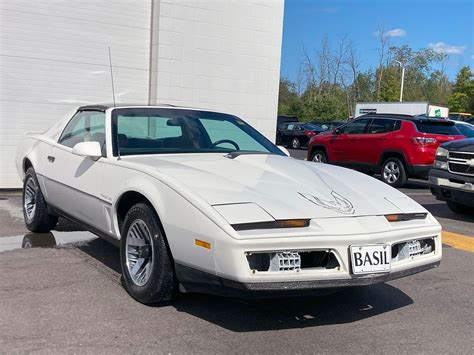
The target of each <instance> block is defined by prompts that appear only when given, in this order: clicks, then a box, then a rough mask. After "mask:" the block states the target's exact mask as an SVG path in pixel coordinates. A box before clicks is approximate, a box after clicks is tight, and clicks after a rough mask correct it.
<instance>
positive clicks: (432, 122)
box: [308, 114, 464, 187]
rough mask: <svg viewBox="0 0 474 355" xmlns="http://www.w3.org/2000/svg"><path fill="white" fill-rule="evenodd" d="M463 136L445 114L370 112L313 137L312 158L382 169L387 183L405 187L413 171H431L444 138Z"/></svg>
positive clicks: (416, 173) (417, 173) (421, 174)
mask: <svg viewBox="0 0 474 355" xmlns="http://www.w3.org/2000/svg"><path fill="white" fill-rule="evenodd" d="M462 138H464V137H463V136H462V135H461V133H460V132H459V131H458V129H457V128H456V127H454V122H452V121H448V120H445V119H436V118H430V117H422V116H408V115H398V114H368V115H365V116H361V117H359V118H357V119H355V120H353V121H351V122H349V123H347V124H345V125H343V126H341V127H339V128H336V129H335V130H334V131H333V132H329V133H322V134H319V135H317V136H315V137H313V138H312V139H311V140H310V142H309V145H308V160H312V161H314V162H322V163H331V164H337V165H343V166H347V167H351V168H354V169H357V170H361V171H364V172H368V173H373V174H374V173H375V174H377V173H380V174H381V175H382V179H383V180H384V181H385V182H386V183H387V184H389V185H391V186H394V187H401V186H403V185H405V183H406V182H407V179H408V177H423V178H426V177H427V176H428V172H429V170H430V169H431V168H432V167H433V162H434V159H435V152H436V149H437V148H438V146H439V145H440V144H441V143H444V142H447V141H450V140H455V139H462Z"/></svg>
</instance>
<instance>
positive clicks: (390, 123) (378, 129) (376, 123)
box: [368, 118, 400, 134]
mask: <svg viewBox="0 0 474 355" xmlns="http://www.w3.org/2000/svg"><path fill="white" fill-rule="evenodd" d="M398 122H400V121H399V120H391V119H384V118H374V119H373V120H372V123H371V124H370V127H369V130H368V133H371V134H377V133H388V132H393V131H395V130H397V129H398V128H400V125H399V124H398ZM397 127H398V128H397Z"/></svg>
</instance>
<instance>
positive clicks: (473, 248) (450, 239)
mask: <svg viewBox="0 0 474 355" xmlns="http://www.w3.org/2000/svg"><path fill="white" fill-rule="evenodd" d="M442 238H443V244H447V245H449V246H451V247H453V248H456V249H462V250H467V251H470V252H472V253H474V237H468V236H467V235H462V234H457V233H452V232H446V231H443V237H442Z"/></svg>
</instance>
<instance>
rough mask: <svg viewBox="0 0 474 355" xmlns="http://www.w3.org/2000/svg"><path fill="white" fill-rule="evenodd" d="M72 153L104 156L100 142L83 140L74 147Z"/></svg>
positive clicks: (96, 156) (84, 155)
mask: <svg viewBox="0 0 474 355" xmlns="http://www.w3.org/2000/svg"><path fill="white" fill-rule="evenodd" d="M72 154H75V155H80V156H81V157H89V158H92V159H98V158H100V157H101V156H102V149H101V148H100V143H99V142H81V143H77V144H76V145H75V146H74V148H72Z"/></svg>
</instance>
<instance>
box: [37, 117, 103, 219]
mask: <svg viewBox="0 0 474 355" xmlns="http://www.w3.org/2000/svg"><path fill="white" fill-rule="evenodd" d="M88 141H97V142H99V143H100V144H101V146H102V151H103V154H104V156H105V113H104V112H98V111H79V112H77V113H76V114H75V115H74V117H73V118H72V119H71V120H70V121H69V123H68V124H67V126H66V127H65V128H64V131H63V132H62V134H61V137H60V138H59V140H58V142H57V143H56V144H54V145H53V146H52V147H51V149H50V152H49V155H48V157H47V162H46V168H45V188H46V194H47V197H48V202H49V203H50V204H51V205H53V206H54V207H56V208H58V209H59V210H61V211H63V212H64V213H66V214H68V215H70V216H71V217H74V218H76V219H79V220H81V221H83V222H85V223H87V224H89V225H91V226H93V227H96V228H99V227H100V226H101V224H103V222H102V220H103V218H101V216H103V214H101V213H100V209H101V205H100V203H99V202H100V201H99V196H100V195H99V193H100V191H99V184H100V181H101V179H102V175H103V174H102V173H103V169H104V167H105V164H104V163H103V162H102V161H101V159H98V160H94V159H92V158H89V157H83V156H79V155H75V154H73V153H72V150H73V147H74V146H75V145H76V144H77V143H80V142H88Z"/></svg>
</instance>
